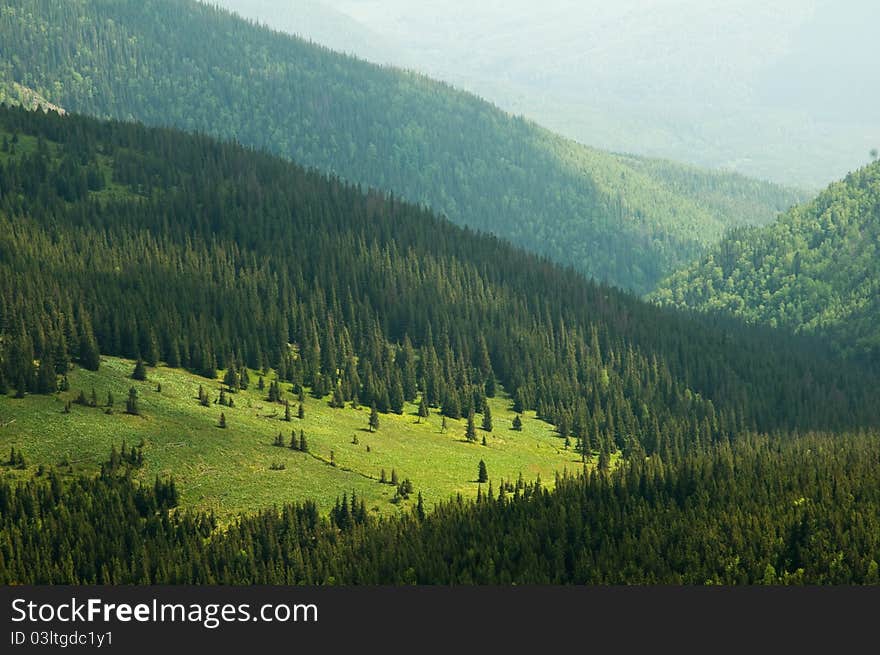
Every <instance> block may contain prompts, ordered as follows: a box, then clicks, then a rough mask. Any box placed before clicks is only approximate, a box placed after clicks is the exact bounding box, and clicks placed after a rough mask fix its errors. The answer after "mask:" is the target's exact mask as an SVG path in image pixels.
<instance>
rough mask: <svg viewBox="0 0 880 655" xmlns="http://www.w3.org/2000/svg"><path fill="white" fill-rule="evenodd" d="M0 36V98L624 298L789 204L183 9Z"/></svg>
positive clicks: (20, 22)
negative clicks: (450, 229)
mask: <svg viewBox="0 0 880 655" xmlns="http://www.w3.org/2000/svg"><path fill="white" fill-rule="evenodd" d="M0 37H2V38H0V61H2V62H3V63H2V64H0V80H3V84H5V85H6V86H7V87H9V86H11V85H12V84H13V83H20V84H23V85H25V86H27V87H29V88H31V89H34V90H35V91H36V92H38V93H39V94H41V95H42V96H43V97H44V98H46V100H47V101H49V102H53V103H55V104H58V105H60V106H63V107H64V108H65V109H67V110H69V111H75V112H80V113H87V114H92V115H96V116H99V117H115V118H119V119H125V120H128V119H138V120H141V121H144V122H145V123H148V124H151V125H173V126H176V127H179V128H182V129H186V130H196V131H200V132H204V133H208V134H212V135H216V136H220V137H224V138H234V139H236V140H238V141H239V142H241V143H244V144H246V145H251V146H256V147H259V148H264V149H267V150H269V151H271V152H274V153H276V154H280V155H282V156H285V157H288V158H290V159H293V160H294V161H296V162H297V163H300V164H302V165H305V166H309V167H315V168H317V169H318V170H321V171H324V172H329V173H333V174H336V175H339V176H341V177H342V178H344V179H346V180H349V181H351V182H354V183H359V184H363V185H368V186H371V187H374V188H378V189H383V190H389V191H393V192H394V193H395V194H398V195H399V196H400V197H402V198H404V199H407V200H410V201H413V202H416V203H422V204H426V205H428V206H430V207H431V208H432V210H434V211H435V212H436V213H439V214H444V215H446V216H448V217H449V218H450V219H451V220H452V221H453V222H456V223H459V224H463V225H467V226H469V227H471V228H475V229H479V230H482V231H488V232H492V233H494V234H497V235H499V236H502V237H504V238H507V239H509V240H511V241H513V242H514V243H515V244H517V245H520V246H522V247H525V248H528V249H530V250H533V251H535V252H537V253H539V254H543V255H547V256H549V257H550V258H552V259H553V260H555V261H557V262H560V263H562V264H567V265H572V266H573V267H575V268H576V269H577V270H579V271H582V272H585V273H587V274H588V275H591V276H593V277H595V278H596V279H598V280H607V281H609V282H611V283H613V284H616V285H619V286H622V287H627V288H630V289H633V290H635V291H637V292H639V293H644V292H647V291H649V290H651V289H652V288H653V286H654V285H655V283H656V282H657V281H658V280H659V279H661V278H662V277H664V276H665V275H667V274H669V273H671V272H672V271H673V270H675V269H677V268H679V267H681V266H682V265H684V264H685V263H688V262H690V261H692V260H693V259H695V258H696V257H697V256H698V255H699V254H701V253H702V252H703V250H704V249H705V247H706V246H707V245H709V244H711V243H714V242H715V241H717V239H719V238H720V237H721V235H722V234H723V232H724V231H725V229H727V228H728V227H730V226H733V225H740V224H742V223H743V222H748V223H756V224H761V223H766V222H769V221H770V220H772V219H773V218H774V217H775V216H776V214H777V212H779V211H781V210H784V209H787V208H788V207H789V206H790V205H791V204H793V202H795V201H796V200H798V199H800V195H799V194H798V193H797V192H794V191H791V190H787V189H782V188H779V187H775V186H772V185H769V184H765V183H758V182H754V181H751V180H747V179H744V178H740V177H737V176H728V175H723V174H719V173H704V172H701V171H699V170H697V169H690V168H686V167H680V166H677V165H674V164H670V163H665V162H658V161H653V162H639V161H638V160H633V159H632V158H629V157H619V156H615V155H610V154H607V153H604V152H601V151H597V150H593V149H589V148H585V147H582V146H580V145H577V144H575V143H574V142H571V141H567V140H565V139H563V138H561V137H558V136H556V135H554V134H552V133H550V132H548V131H547V130H544V129H542V128H540V127H538V126H536V125H535V124H533V123H531V122H528V121H526V120H524V119H522V118H518V117H514V116H511V115H509V114H507V113H504V112H503V111H501V110H499V109H497V108H495V107H494V106H492V105H490V104H488V103H486V102H484V101H482V100H480V99H479V98H477V97H475V96H472V95H469V94H466V93H464V92H460V91H457V90H455V89H453V88H451V87H449V86H447V85H444V84H441V83H437V82H434V81H431V80H429V79H427V78H425V77H421V76H418V75H415V74H411V73H404V72H401V71H398V70H395V69H391V68H382V67H378V66H375V65H371V64H367V63H366V62H362V61H358V60H356V59H353V58H350V57H347V56H343V55H339V54H335V53H333V52H330V51H328V50H326V49H323V48H321V47H318V46H315V45H312V44H310V43H307V42H305V41H302V40H299V39H296V38H293V37H290V36H288V35H285V34H281V33H274V32H271V31H270V30H268V29H264V28H261V27H258V26H256V25H253V24H249V23H247V22H246V21H244V20H241V19H239V18H237V17H233V16H232V15H231V14H228V13H226V12H224V11H221V10H217V9H214V8H211V7H208V6H205V5H201V4H198V3H194V2H190V1H186V0H148V1H147V2H141V1H135V0H123V1H121V2H105V1H103V0H73V1H65V2H61V1H60V0H48V1H39V2H37V1H36V0H12V2H7V3H5V6H4V7H3V8H2V10H0Z"/></svg>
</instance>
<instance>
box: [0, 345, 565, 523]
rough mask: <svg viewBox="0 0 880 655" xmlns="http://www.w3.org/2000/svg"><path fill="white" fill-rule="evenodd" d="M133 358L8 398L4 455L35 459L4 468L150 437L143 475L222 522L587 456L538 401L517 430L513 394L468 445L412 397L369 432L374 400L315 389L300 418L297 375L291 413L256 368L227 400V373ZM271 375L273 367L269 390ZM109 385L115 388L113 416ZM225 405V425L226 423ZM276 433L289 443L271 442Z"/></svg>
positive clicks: (426, 493)
mask: <svg viewBox="0 0 880 655" xmlns="http://www.w3.org/2000/svg"><path fill="white" fill-rule="evenodd" d="M133 369H134V363H133V362H132V361H129V360H124V359H119V358H114V357H104V358H102V364H101V368H100V370H99V371H97V372H92V371H87V370H83V369H80V368H76V369H74V370H71V371H70V372H69V374H68V379H69V383H70V389H69V390H68V391H64V392H58V393H56V394H54V395H52V396H40V395H28V396H27V397H25V398H23V399H15V398H13V397H12V396H11V395H9V396H2V397H0V453H2V455H0V457H2V460H3V462H4V463H5V461H6V459H7V453H9V451H10V449H12V448H15V449H16V450H19V451H21V452H22V453H23V454H24V457H25V460H26V463H27V469H26V470H25V471H24V472H21V471H17V470H14V469H12V468H11V467H8V466H4V467H2V468H0V475H16V476H24V475H31V474H33V473H34V472H35V471H37V470H38V468H39V466H40V465H43V466H56V467H58V468H59V469H60V470H62V471H64V472H89V471H97V470H99V468H100V464H101V462H104V461H106V460H107V459H108V454H109V452H110V449H111V447H113V446H114V445H115V446H116V447H117V448H118V447H119V446H120V445H121V444H122V442H123V440H124V441H125V442H126V443H127V444H128V445H134V444H138V443H141V442H143V444H144V448H143V452H144V460H145V461H144V466H143V467H142V468H140V469H137V470H136V471H135V473H134V475H135V476H136V477H137V478H138V479H140V480H141V481H143V482H146V483H149V482H152V480H153V479H155V476H156V475H159V476H166V475H171V476H173V477H174V479H175V481H176V482H177V486H178V490H179V492H180V497H181V505H182V506H183V507H189V508H198V509H211V510H214V512H216V514H217V515H218V517H220V518H221V520H224V519H228V518H229V517H231V516H233V515H235V514H237V513H239V512H250V511H255V510H258V509H260V508H264V507H269V506H272V505H280V504H282V503H284V502H287V501H295V500H303V499H307V498H311V499H313V500H315V501H316V502H317V504H318V506H319V507H320V508H321V509H322V510H325V511H326V510H327V509H329V508H330V507H332V505H333V503H334V502H335V501H336V499H337V498H339V497H341V495H342V494H343V493H351V492H354V493H356V494H357V495H358V496H359V497H361V498H363V499H364V500H365V501H366V503H367V508H368V509H369V510H371V511H374V512H381V513H390V512H395V511H398V509H399V508H402V507H406V506H407V505H410V504H412V503H414V502H415V499H416V495H417V493H418V492H419V491H421V492H422V494H423V497H424V500H425V503H426V505H427V506H428V507H430V506H431V505H432V504H433V503H435V502H437V501H439V500H444V499H446V498H449V497H450V496H454V495H455V494H459V493H460V494H462V496H464V497H471V498H472V497H474V496H475V495H476V493H477V488H478V486H479V485H478V483H477V470H478V465H479V462H480V460H481V459H482V460H484V461H485V462H486V465H487V468H488V473H489V479H490V481H491V482H494V483H495V485H496V488H497V484H498V482H499V481H501V480H502V479H504V480H511V481H515V480H516V479H517V477H518V476H519V475H520V474H521V475H522V476H523V478H524V479H525V480H534V479H535V478H537V477H538V476H540V477H541V479H542V481H545V483H546V484H550V485H552V483H553V479H554V477H555V473H556V472H557V471H558V472H562V471H565V470H569V471H575V470H580V469H581V468H582V466H583V464H582V463H581V461H580V456H579V455H578V454H577V453H576V452H574V448H573V445H572V447H571V448H568V449H567V448H566V447H565V444H564V441H563V440H562V439H561V438H560V437H559V435H558V434H557V433H556V432H555V431H554V429H553V428H552V426H550V425H549V424H547V423H545V422H543V421H540V420H538V419H536V418H535V415H534V413H533V412H527V413H526V414H524V415H523V417H522V419H523V429H522V431H521V432H517V431H515V430H513V429H512V427H511V424H512V421H513V418H514V416H515V414H514V413H513V411H512V410H511V402H510V399H509V398H508V397H506V395H504V394H503V393H502V394H499V396H498V397H496V398H494V399H490V405H491V409H492V417H493V424H494V426H493V427H494V429H493V431H492V432H486V431H484V430H482V429H480V427H479V426H480V424H481V416H480V415H479V414H478V415H477V416H476V419H475V420H476V424H477V443H469V442H467V440H466V439H465V429H466V419H462V420H451V419H446V423H447V429H446V430H445V431H443V430H442V417H441V416H440V415H439V414H438V413H437V411H436V410H433V409H432V410H431V415H430V416H429V417H428V418H427V419H421V421H420V420H419V418H418V415H417V406H416V405H413V404H409V403H408V404H407V405H406V407H405V411H404V413H403V415H396V414H381V415H380V425H379V429H378V430H377V431H376V432H372V433H371V432H370V431H369V429H368V418H369V414H370V410H369V408H366V407H361V408H359V409H352V408H351V407H350V406H346V408H344V409H337V408H332V407H330V402H329V400H330V398H329V396H328V397H326V398H320V399H319V398H315V397H313V396H312V395H311V394H309V393H308V391H309V390H308V389H307V390H306V394H305V401H304V403H303V405H304V417H303V419H299V418H298V417H297V409H298V401H297V397H296V395H294V394H293V393H291V391H290V385H289V384H283V385H282V390H283V391H284V398H286V399H288V400H289V401H290V403H291V410H292V411H291V415H292V418H291V420H290V421H289V422H288V421H286V420H285V412H284V406H283V405H282V404H278V403H270V402H268V400H267V395H266V394H267V392H266V391H259V390H258V389H257V379H258V374H256V373H252V374H251V385H250V387H249V389H248V390H246V391H240V392H238V393H235V394H227V397H229V398H232V399H233V400H234V404H235V406H234V407H232V408H229V407H222V406H220V405H218V404H216V403H214V400H216V399H217V397H218V395H219V391H220V388H221V383H220V379H219V378H218V379H217V380H214V381H211V380H207V379H205V378H200V377H197V376H195V375H192V374H190V373H187V372H186V371H183V370H179V369H170V368H166V367H161V366H160V367H156V368H149V369H148V379H147V381H145V382H139V381H134V380H132V379H131V373H132V371H133ZM271 379H273V378H272V377H271V375H270V376H267V377H266V378H265V381H266V386H267V388H268V384H269V381H270V380H271ZM159 385H161V391H157V388H158V386H159ZM199 385H202V386H203V387H204V388H205V390H206V391H207V392H208V393H209V394H210V396H211V404H210V406H209V407H204V406H202V405H201V404H200V403H199V399H198V389H199ZM132 386H134V387H135V388H136V389H137V391H138V402H139V410H140V415H138V416H133V415H129V414H126V413H125V401H126V398H127V396H128V390H129V388H130V387H132ZM92 389H94V392H95V396H96V398H97V407H90V406H82V405H78V404H76V403H73V404H72V406H71V409H70V413H65V412H64V407H65V404H66V403H67V401H73V400H75V399H76V398H77V397H78V396H79V394H80V391H83V392H84V393H85V395H86V397H87V399H89V400H90V399H91V395H92ZM108 392H110V393H112V395H113V397H114V405H113V408H112V413H109V414H108V413H107V411H106V404H107V397H108ZM221 411H222V412H223V413H224V414H225V418H226V424H227V427H226V428H225V429H224V428H221V427H219V419H220V414H221ZM294 430H295V431H296V432H297V434H299V431H300V430H302V431H303V433H304V435H305V437H306V441H307V443H308V449H309V451H308V452H307V453H304V452H298V451H295V450H291V449H290V448H288V447H286V445H287V444H289V442H290V435H291V432H292V431H294ZM279 432H280V433H281V435H282V438H283V440H284V443H285V447H283V448H280V447H278V446H275V445H273V444H274V441H275V438H276V436H277V435H278V433H279ZM483 437H485V438H486V445H485V446H484V445H482V439H483ZM273 465H276V466H273ZM277 465H283V469H280V470H278V469H279V467H278V466H277ZM383 469H384V471H385V475H386V478H387V479H388V480H389V481H390V478H391V475H392V471H394V472H395V473H396V474H397V477H398V478H399V480H401V481H402V480H404V479H405V478H409V479H410V480H411V481H412V483H413V488H414V490H415V493H414V494H413V495H412V496H411V498H410V499H409V500H408V501H404V502H400V503H393V502H392V499H393V498H394V496H395V491H396V488H395V487H394V486H393V485H391V484H382V483H381V482H380V479H381V474H382V470H383ZM484 489H485V485H484Z"/></svg>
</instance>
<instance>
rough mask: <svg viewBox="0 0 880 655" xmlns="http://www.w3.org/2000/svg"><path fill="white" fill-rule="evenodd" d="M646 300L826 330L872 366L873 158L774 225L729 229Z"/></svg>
mask: <svg viewBox="0 0 880 655" xmlns="http://www.w3.org/2000/svg"><path fill="white" fill-rule="evenodd" d="M653 298H654V299H655V300H657V301H658V302H660V303H662V304H665V305H672V306H675V307H691V308H696V309H699V310H713V311H726V312H729V313H732V314H734V315H736V316H739V317H742V318H744V319H746V320H747V321H749V322H751V323H764V324H768V325H771V326H783V327H786V328H788V329H791V330H794V331H797V332H802V333H806V334H822V335H826V336H829V337H831V338H832V339H833V340H834V342H835V343H836V344H837V346H838V347H839V349H840V350H841V351H843V352H845V353H848V354H855V355H857V356H859V357H863V358H866V359H868V360H869V361H871V362H873V364H874V366H878V365H880V162H875V163H874V164H871V165H869V166H866V167H865V168H862V169H860V170H858V171H855V172H853V173H851V174H850V175H848V176H847V177H846V178H845V179H844V180H842V181H841V182H837V183H835V184H832V185H831V186H830V187H829V188H828V189H827V190H826V191H824V192H823V193H822V194H820V195H819V197H818V198H816V199H815V200H814V201H812V202H810V203H808V204H805V205H803V206H799V207H796V208H794V209H792V210H791V211H789V212H788V213H787V214H785V215H784V216H783V217H781V218H780V220H779V221H778V222H777V223H774V224H772V225H769V226H767V227H764V228H761V229H752V230H735V231H733V232H731V233H730V234H729V235H728V236H727V237H725V238H724V240H722V241H721V243H720V244H718V245H717V246H716V247H714V248H713V249H712V250H711V251H710V252H709V253H708V254H707V255H706V256H705V257H704V258H703V259H701V260H700V261H699V262H697V263H695V264H693V265H692V266H690V267H689V268H686V269H684V270H682V271H680V272H678V273H676V274H674V275H673V276H672V277H670V278H669V279H668V280H666V281H665V282H664V283H663V284H662V285H661V287H660V288H659V290H658V291H657V292H656V293H655V294H653Z"/></svg>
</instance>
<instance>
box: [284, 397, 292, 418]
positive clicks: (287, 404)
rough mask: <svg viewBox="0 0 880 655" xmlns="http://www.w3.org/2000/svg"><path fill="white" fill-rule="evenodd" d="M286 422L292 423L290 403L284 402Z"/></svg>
mask: <svg viewBox="0 0 880 655" xmlns="http://www.w3.org/2000/svg"><path fill="white" fill-rule="evenodd" d="M284 420H285V421H287V422H288V423H290V420H291V419H290V401H287V400H285V401H284Z"/></svg>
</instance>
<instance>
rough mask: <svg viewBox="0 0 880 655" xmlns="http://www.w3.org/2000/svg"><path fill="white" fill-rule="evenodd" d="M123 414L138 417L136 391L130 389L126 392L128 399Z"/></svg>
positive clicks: (132, 388)
mask: <svg viewBox="0 0 880 655" xmlns="http://www.w3.org/2000/svg"><path fill="white" fill-rule="evenodd" d="M125 413H126V414H133V415H135V416H136V415H138V414H139V413H140V408H139V407H138V392H137V389H135V388H134V387H131V388H130V389H129V390H128V399H127V400H126V401H125Z"/></svg>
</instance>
